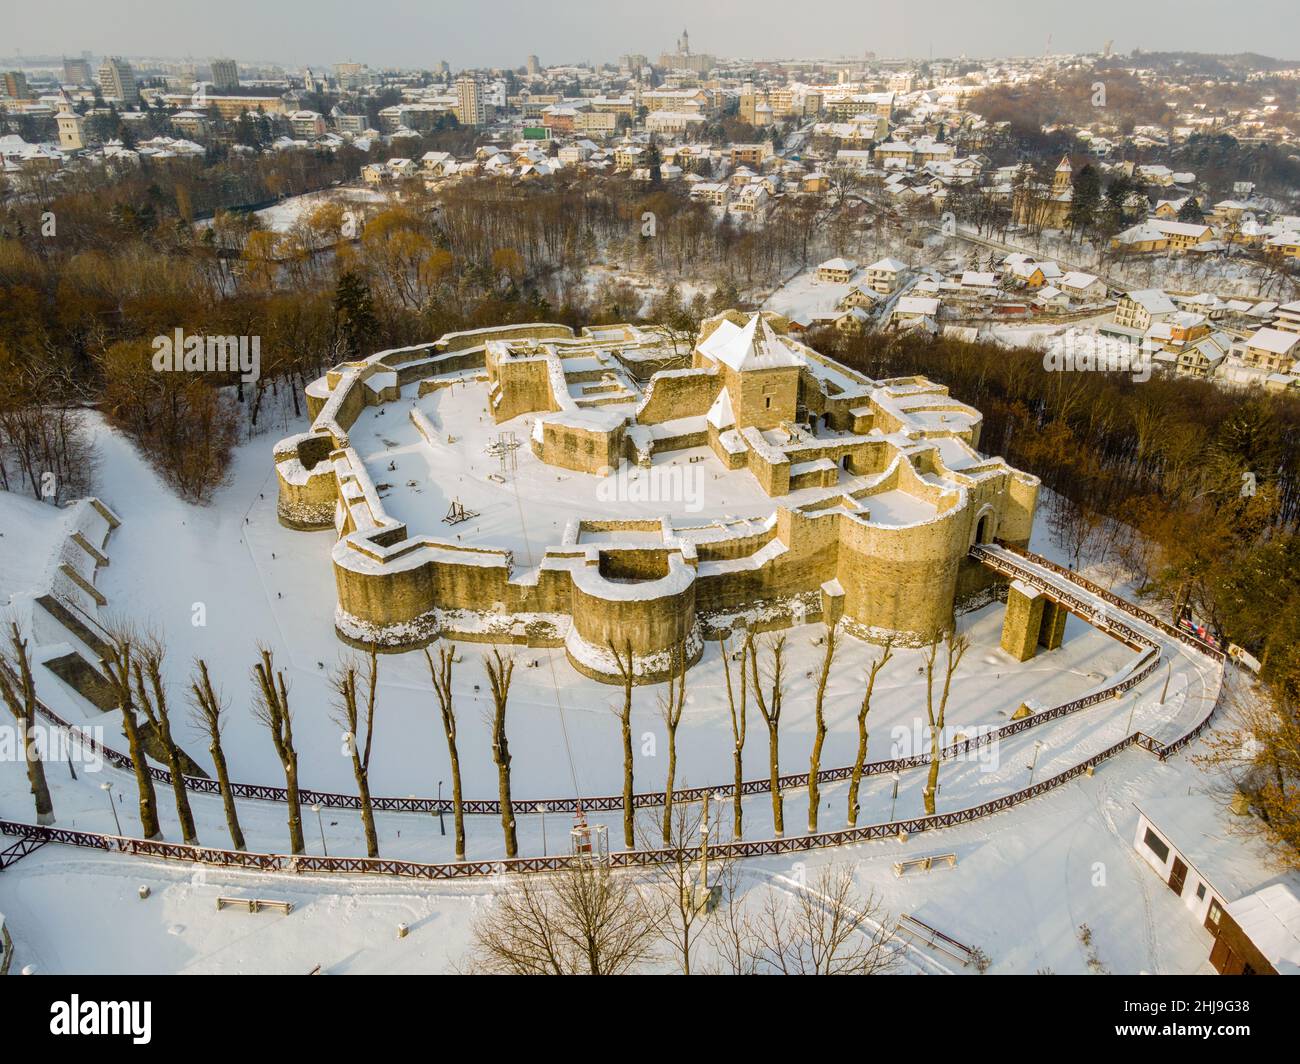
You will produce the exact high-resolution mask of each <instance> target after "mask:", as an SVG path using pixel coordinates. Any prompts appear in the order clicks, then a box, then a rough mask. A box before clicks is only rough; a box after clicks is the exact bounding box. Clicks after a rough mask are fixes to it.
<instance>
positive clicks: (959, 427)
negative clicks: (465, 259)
mask: <svg viewBox="0 0 1300 1064" xmlns="http://www.w3.org/2000/svg"><path fill="white" fill-rule="evenodd" d="M307 403H308V410H309V413H310V415H311V416H312V418H313V421H312V425H311V427H310V429H309V430H308V431H307V432H305V433H301V434H297V435H293V436H290V437H288V438H286V439H284V440H282V441H280V443H279V444H277V445H276V448H275V464H276V472H277V479H278V487H279V498H278V515H279V518H280V521H281V523H282V524H284V525H286V526H288V527H290V528H293V529H299V530H303V531H310V530H322V531H325V530H332V531H333V532H334V533H335V534H336V535H337V542H336V543H335V544H334V546H333V549H332V562H333V569H334V577H335V582H336V588H337V608H336V613H335V619H334V620H335V629H336V631H337V633H338V635H339V637H340V638H341V639H343V640H344V641H346V642H349V643H352V644H354V645H369V644H371V643H376V644H378V645H379V647H380V648H381V649H384V650H404V649H411V648H415V647H419V646H424V645H427V644H428V643H430V642H431V641H433V640H434V639H437V638H439V637H442V638H447V639H452V640H461V641H478V642H497V643H508V644H515V645H526V646H534V647H561V646H562V647H563V648H564V649H565V653H566V656H567V658H568V660H569V662H570V663H571V664H572V665H573V666H574V667H575V668H576V669H578V670H579V671H580V672H582V673H583V674H585V675H587V676H590V677H593V678H595V679H597V680H602V681H606V682H610V683H617V682H620V669H619V659H620V657H621V656H623V655H625V654H626V653H627V652H628V651H630V653H631V655H632V658H633V662H634V672H635V675H636V680H637V682H638V683H652V682H658V681H661V680H663V679H664V678H666V677H667V676H668V675H669V674H670V672H671V671H672V668H673V664H672V663H673V662H674V661H675V660H678V659H679V658H680V657H681V656H684V657H685V659H686V660H687V661H694V660H695V659H697V658H698V657H699V655H700V653H701V651H702V648H703V645H704V642H705V641H706V640H713V639H717V638H719V637H721V636H726V635H730V634H732V633H733V632H737V631H739V632H742V633H743V632H744V631H746V630H748V631H767V630H772V629H780V628H785V627H789V626H792V625H798V624H804V623H810V622H814V621H818V620H821V621H825V622H827V623H836V622H838V623H839V624H840V625H841V627H842V629H843V630H845V631H847V632H848V633H850V634H852V635H855V636H857V637H859V638H863V639H866V640H871V641H877V642H878V641H881V640H883V639H885V638H892V639H893V640H894V641H896V642H900V643H904V644H912V645H919V644H925V643H928V642H929V641H931V640H932V639H934V638H936V637H937V636H938V635H940V634H941V633H942V632H943V631H945V630H946V629H948V628H949V627H950V626H951V625H952V623H953V616H954V610H955V609H956V608H958V607H959V606H960V605H961V604H963V603H964V602H967V601H971V600H974V599H976V598H977V597H978V596H979V595H981V594H983V593H987V591H988V588H989V586H990V584H991V582H992V581H993V579H994V577H993V575H992V574H991V573H990V572H989V570H988V569H986V568H985V567H982V566H981V565H979V564H978V563H977V562H975V561H972V560H971V559H970V557H969V552H970V548H971V547H972V545H974V544H976V543H989V542H992V541H993V540H994V538H997V539H998V540H1000V541H1003V542H1005V543H1007V544H1009V545H1013V546H1023V545H1024V544H1026V543H1027V542H1028V539H1029V535H1030V530H1031V527H1032V524H1033V518H1034V510H1035V505H1036V501H1037V494H1038V480H1037V478H1035V477H1033V476H1031V475H1028V474H1026V473H1023V472H1020V471H1018V470H1016V469H1013V468H1011V467H1010V466H1008V465H1007V463H1006V462H1005V461H1004V460H1003V459H1001V458H997V457H987V456H985V455H983V454H981V453H980V451H979V450H978V447H979V442H980V428H981V415H980V414H979V412H978V411H977V410H975V409H973V408H972V407H970V406H968V405H966V404H964V403H961V402H959V401H958V400H956V399H954V398H952V397H951V396H950V395H949V394H948V392H947V389H946V387H944V386H943V385H941V384H938V383H935V382H932V381H929V380H927V379H925V378H921V377H908V378H899V379H892V380H880V381H877V380H872V379H869V378H868V377H866V376H864V375H863V374H861V373H858V372H855V371H854V370H852V369H850V368H848V367H846V366H844V365H841V364H839V363H837V362H835V361H833V360H832V359H830V358H828V357H826V356H824V355H822V354H820V353H818V352H817V351H815V350H814V349H813V348H812V347H810V346H809V345H808V344H806V343H804V342H802V340H800V339H799V338H798V337H797V336H796V335H793V334H792V332H791V329H790V325H789V323H788V322H787V321H786V320H785V319H783V318H781V317H779V316H777V315H774V314H771V313H757V314H742V313H741V312H738V311H728V312H725V313H723V314H720V315H718V316H716V317H714V318H712V319H709V320H707V321H705V322H704V323H703V324H702V326H701V329H700V332H699V335H698V336H697V337H695V338H694V339H693V340H684V339H682V338H681V337H679V336H676V335H674V334H673V333H672V332H671V331H670V330H667V329H661V328H656V327H639V326H633V325H616V326H601V327H591V328H587V329H584V330H582V332H581V333H579V334H575V333H574V332H573V331H572V330H571V329H570V328H568V327H567V326H563V325H551V324H527V325H517V326H507V327H502V328H496V329H485V330H477V331H473V332H464V333H454V334H449V335H447V336H444V337H442V338H441V339H439V340H437V341H436V342H434V343H430V344H425V345H419V346H416V347H412V348H404V349H399V350H391V351H383V352H379V353H377V354H374V355H372V356H370V357H368V358H365V359H362V360H358V361H354V362H347V363H344V364H341V365H339V366H337V367H336V368H334V369H332V370H330V371H329V372H328V373H327V374H326V375H325V376H324V377H323V378H321V379H319V380H317V381H314V382H313V383H312V384H310V385H309V386H308V388H307ZM323 576H324V574H322V578H323ZM1013 590H1014V588H1013ZM1013 597H1015V596H1013ZM1014 605H1016V606H1023V605H1024V604H1023V603H1020V602H1019V599H1018V597H1017V601H1016V603H1014ZM1027 613H1030V614H1032V616H1031V618H1030V621H1029V622H1026V621H1025V615H1026V614H1027ZM1039 613H1041V610H1040V611H1039V612H1037V613H1034V612H1032V611H1027V610H1025V609H1010V608H1009V609H1008V613H1007V617H1008V622H1007V623H1008V626H1011V625H1013V624H1014V625H1018V626H1019V628H1024V629H1025V630H1024V631H1019V630H1017V631H1016V632H1012V633H1009V634H1008V633H1004V639H1003V644H1004V646H1006V647H1008V649H1009V650H1011V652H1012V653H1013V654H1015V656H1017V657H1019V658H1022V659H1023V658H1024V657H1027V656H1029V655H1030V654H1032V653H1033V649H1034V647H1035V646H1036V645H1037V643H1038V642H1039V638H1038V635H1039V633H1038V623H1036V622H1038V618H1039ZM1062 619H1063V618H1062ZM1048 623H1049V625H1050V619H1049V622H1048ZM1027 624H1028V625H1029V626H1032V627H1033V628H1034V631H1033V632H1029V631H1028V627H1027ZM1047 645H1049V646H1050V645H1052V642H1050V641H1049V642H1048V643H1047Z"/></svg>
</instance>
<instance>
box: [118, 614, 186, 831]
mask: <svg viewBox="0 0 1300 1064" xmlns="http://www.w3.org/2000/svg"><path fill="white" fill-rule="evenodd" d="M164 653H165V651H164V649H163V644H162V640H161V639H160V638H158V637H157V636H156V635H147V636H144V637H142V638H140V639H138V640H137V642H136V655H135V664H134V672H135V698H136V705H137V706H138V707H139V709H140V712H141V713H143V714H144V718H145V720H147V721H148V722H149V726H150V727H151V728H152V729H153V733H154V735H155V736H156V737H157V739H158V742H159V744H160V745H161V746H162V749H163V755H164V756H165V757H166V758H167V769H168V771H169V772H170V773H171V778H172V796H173V797H174V798H175V799H176V817H177V819H178V820H180V823H181V838H182V839H184V841H185V844H186V845H187V846H197V845H198V843H199V834H198V830H197V828H195V826H194V813H193V811H192V810H191V809H190V795H189V791H188V790H187V789H186V787H185V763H184V760H183V759H182V757H181V750H180V747H179V746H177V745H176V740H175V739H173V738H172V722H171V712H170V711H169V710H168V708H167V691H166V687H165V686H164V684H163V679H162V662H163V654H164ZM146 680H148V685H147V687H146V684H145V681H146Z"/></svg>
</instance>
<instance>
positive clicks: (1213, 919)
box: [1206, 901, 1223, 927]
mask: <svg viewBox="0 0 1300 1064" xmlns="http://www.w3.org/2000/svg"><path fill="white" fill-rule="evenodd" d="M1222 915H1223V910H1222V909H1221V908H1219V903H1218V902H1217V901H1212V902H1210V913H1209V916H1207V917H1206V919H1208V920H1209V921H1210V923H1212V924H1213V925H1214V926H1215V927H1218V926H1219V918H1220V917H1221V916H1222Z"/></svg>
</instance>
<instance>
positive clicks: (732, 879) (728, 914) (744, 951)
mask: <svg viewBox="0 0 1300 1064" xmlns="http://www.w3.org/2000/svg"><path fill="white" fill-rule="evenodd" d="M743 875H744V870H743V868H742V867H741V864H740V862H739V861H727V862H724V863H723V864H722V866H721V867H720V868H719V870H718V878H717V880H716V885H717V887H718V888H719V890H720V891H721V897H720V899H719V904H718V907H717V909H716V910H715V911H714V914H713V919H711V920H710V921H709V924H708V926H707V927H706V928H705V929H704V935H705V938H706V939H707V941H708V943H709V945H710V946H712V947H713V957H714V961H713V965H714V966H715V967H716V969H717V970H718V972H719V973H721V974H728V975H756V974H757V973H758V958H759V945H758V936H757V935H756V934H755V933H754V922H753V920H752V919H751V918H750V915H749V913H748V911H747V910H746V906H745V900H744V896H743V895H742V893H741V889H740V884H741V879H742V876H743Z"/></svg>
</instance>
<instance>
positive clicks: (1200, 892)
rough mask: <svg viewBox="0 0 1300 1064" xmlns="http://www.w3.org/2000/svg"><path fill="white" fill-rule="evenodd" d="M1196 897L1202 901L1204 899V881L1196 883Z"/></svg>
mask: <svg viewBox="0 0 1300 1064" xmlns="http://www.w3.org/2000/svg"><path fill="white" fill-rule="evenodd" d="M1196 899H1197V901H1204V900H1205V884H1204V883H1197V884H1196Z"/></svg>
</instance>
